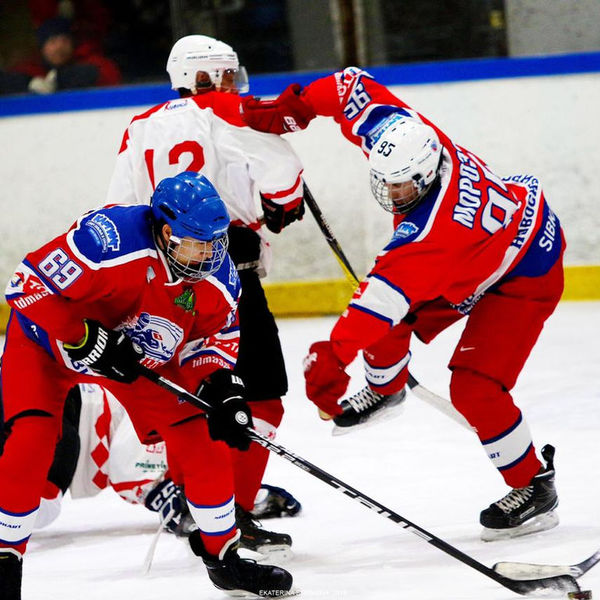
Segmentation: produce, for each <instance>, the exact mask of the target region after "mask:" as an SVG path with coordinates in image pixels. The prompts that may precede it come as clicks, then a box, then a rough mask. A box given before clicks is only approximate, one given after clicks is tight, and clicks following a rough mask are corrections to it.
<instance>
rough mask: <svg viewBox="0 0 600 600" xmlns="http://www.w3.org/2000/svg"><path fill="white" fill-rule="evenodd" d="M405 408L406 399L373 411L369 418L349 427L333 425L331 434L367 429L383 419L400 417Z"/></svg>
mask: <svg viewBox="0 0 600 600" xmlns="http://www.w3.org/2000/svg"><path fill="white" fill-rule="evenodd" d="M404 408H405V401H404V400H402V402H399V403H398V404H391V405H389V406H386V407H385V408H382V409H381V410H378V411H377V412H375V413H373V414H372V415H371V416H370V417H369V418H368V419H365V420H364V421H363V422H362V423H357V424H356V425H350V426H348V427H340V426H339V425H335V424H334V426H333V429H332V430H331V435H346V434H347V433H353V432H355V431H359V430H360V429H366V428H367V427H371V426H373V425H377V424H378V423H381V422H382V421H390V420H392V419H395V418H396V417H399V416H400V415H401V414H402V413H403V412H404Z"/></svg>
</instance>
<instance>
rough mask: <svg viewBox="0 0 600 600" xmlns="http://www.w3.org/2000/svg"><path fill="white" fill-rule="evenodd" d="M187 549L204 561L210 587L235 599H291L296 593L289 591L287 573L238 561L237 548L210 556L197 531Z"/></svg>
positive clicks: (289, 584) (232, 546) (193, 533)
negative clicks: (288, 597)
mask: <svg viewBox="0 0 600 600" xmlns="http://www.w3.org/2000/svg"><path fill="white" fill-rule="evenodd" d="M189 542H190V547H191V549H192V552H193V553H194V554H195V555H196V556H200V557H201V558H202V560H203V561H204V564H205V566H206V570H207V571H208V577H209V578H210V580H211V581H212V583H213V585H214V586H215V587H216V588H218V589H220V590H222V591H223V592H225V593H226V594H228V595H230V596H233V597H235V598H272V597H277V598H281V597H285V596H292V595H295V594H297V593H298V591H297V590H295V589H293V588H292V584H293V578H292V576H291V574H290V573H288V572H287V571H286V570H285V569H281V568H280V567H275V566H273V565H262V564H258V563H257V562H256V561H254V560H250V559H248V558H240V556H239V555H238V553H237V547H238V544H237V543H235V544H233V545H231V546H230V547H229V548H227V549H226V551H225V552H224V554H223V556H222V557H220V556H213V555H212V554H209V553H208V552H207V551H206V549H205V548H204V544H203V543H202V538H201V537H200V532H199V531H194V532H192V533H191V534H190V537H189Z"/></svg>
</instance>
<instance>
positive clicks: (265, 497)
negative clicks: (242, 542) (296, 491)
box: [252, 483, 302, 519]
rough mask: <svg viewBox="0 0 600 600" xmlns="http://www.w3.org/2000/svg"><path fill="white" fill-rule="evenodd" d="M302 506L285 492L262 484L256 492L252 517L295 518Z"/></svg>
mask: <svg viewBox="0 0 600 600" xmlns="http://www.w3.org/2000/svg"><path fill="white" fill-rule="evenodd" d="M301 510H302V505H301V504H300V502H298V500H296V498H294V496H292V495H291V494H290V493H289V492H288V491H287V490H284V489H283V488H280V487H276V486H274V485H267V484H266V483H263V484H262V485H261V486H260V490H258V494H257V495H256V500H255V501H254V508H253V509H252V516H253V517H254V518H255V519H271V518H278V517H285V516H288V517H295V516H296V515H297V514H298V513H299V512H300V511H301Z"/></svg>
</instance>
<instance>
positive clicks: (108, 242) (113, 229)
mask: <svg viewBox="0 0 600 600" xmlns="http://www.w3.org/2000/svg"><path fill="white" fill-rule="evenodd" d="M85 224H86V226H87V227H89V228H90V229H91V230H92V231H93V232H94V233H95V234H96V237H98V239H99V240H100V243H101V244H102V250H105V251H106V250H115V251H117V250H119V248H120V247H121V236H120V235H119V231H118V229H117V226H116V225H115V224H114V222H113V221H112V220H111V219H109V218H108V217H107V216H106V215H105V214H102V213H97V214H95V215H94V216H93V217H92V218H91V219H88V220H87V221H86V223H85Z"/></svg>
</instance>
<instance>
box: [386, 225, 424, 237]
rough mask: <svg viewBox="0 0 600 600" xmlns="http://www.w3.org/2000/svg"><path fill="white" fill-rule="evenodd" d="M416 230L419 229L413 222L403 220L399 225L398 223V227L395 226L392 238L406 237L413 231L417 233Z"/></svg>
mask: <svg viewBox="0 0 600 600" xmlns="http://www.w3.org/2000/svg"><path fill="white" fill-rule="evenodd" d="M417 231H419V228H418V227H417V226H416V225H415V224H414V223H411V222H410V221H403V222H402V223H400V225H398V227H396V231H394V236H393V237H392V239H393V240H398V239H401V238H407V237H409V236H411V235H413V234H414V233H417Z"/></svg>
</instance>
